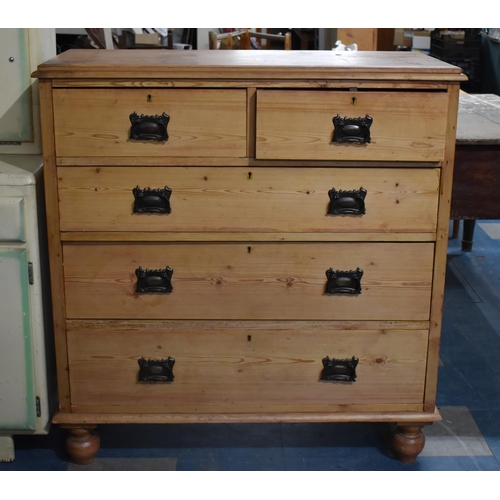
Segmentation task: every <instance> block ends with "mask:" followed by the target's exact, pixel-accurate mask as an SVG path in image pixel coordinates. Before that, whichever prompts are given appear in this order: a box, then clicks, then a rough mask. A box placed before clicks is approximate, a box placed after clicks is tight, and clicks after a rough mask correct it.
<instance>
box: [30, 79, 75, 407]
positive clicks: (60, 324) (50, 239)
mask: <svg viewBox="0 0 500 500" xmlns="http://www.w3.org/2000/svg"><path fill="white" fill-rule="evenodd" d="M38 88H39V93H40V124H41V131H42V148H43V174H44V190H45V208H46V214H45V215H46V221H47V245H48V250H49V266H50V287H51V298H52V303H51V304H52V319H53V326H54V346H55V351H56V371H57V390H58V396H59V399H58V403H59V409H60V410H63V411H69V408H70V388H69V375H68V352H67V345H66V329H65V320H66V304H65V297H64V278H63V276H64V273H63V267H62V246H61V239H60V233H59V208H58V199H57V169H56V161H55V151H54V121H53V114H52V85H51V82H50V81H44V80H41V81H39V82H38ZM48 334H49V332H47V335H48Z"/></svg>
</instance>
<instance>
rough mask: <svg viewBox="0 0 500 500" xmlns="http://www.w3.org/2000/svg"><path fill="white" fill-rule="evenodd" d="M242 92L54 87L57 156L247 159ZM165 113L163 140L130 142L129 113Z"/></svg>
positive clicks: (244, 102)
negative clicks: (167, 118)
mask: <svg viewBox="0 0 500 500" xmlns="http://www.w3.org/2000/svg"><path fill="white" fill-rule="evenodd" d="M246 101H247V99H246V92H245V90H243V89H241V90H194V89H184V90H177V89H163V90H162V89H160V90H155V89H144V90H142V89H120V90H114V89H90V90H89V89H85V90H84V89H55V90H54V123H55V135H56V152H57V155H58V156H87V155H92V156H123V155H127V156H131V157H137V156H139V157H141V156H205V157H210V156H220V157H244V156H246ZM133 112H136V113H137V114H138V115H142V114H144V115H161V114H162V113H164V112H165V113H167V114H168V115H169V116H170V122H169V124H168V127H167V131H168V136H169V138H168V141H166V142H157V141H136V140H131V139H129V133H130V126H131V124H130V120H129V115H130V114H131V113H133Z"/></svg>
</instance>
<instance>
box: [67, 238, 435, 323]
mask: <svg viewBox="0 0 500 500" xmlns="http://www.w3.org/2000/svg"><path fill="white" fill-rule="evenodd" d="M63 254H64V280H65V290H66V291H65V294H66V312H67V317H68V318H116V319H117V318H130V319H285V320H290V319H311V320H313V319H317V320H320V319H328V320H337V319H346V320H427V319H428V318H429V307H430V297H431V280H432V266H433V257H434V244H433V243H248V244H245V243H206V244H201V243H191V244H182V243H149V244H146V243H106V244H104V243H88V244H85V243H74V244H73V243H66V244H65V245H64V247H63ZM147 270H148V271H147Z"/></svg>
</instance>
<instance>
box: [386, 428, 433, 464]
mask: <svg viewBox="0 0 500 500" xmlns="http://www.w3.org/2000/svg"><path fill="white" fill-rule="evenodd" d="M422 427H423V425H422V424H408V425H406V424H399V425H398V426H397V427H396V430H395V431H394V434H393V436H392V446H393V449H394V454H395V455H396V457H397V458H398V460H400V461H401V462H405V463H410V462H415V460H416V458H417V455H418V454H419V453H420V452H421V451H422V450H423V449H424V445H425V436H424V435H423V433H422Z"/></svg>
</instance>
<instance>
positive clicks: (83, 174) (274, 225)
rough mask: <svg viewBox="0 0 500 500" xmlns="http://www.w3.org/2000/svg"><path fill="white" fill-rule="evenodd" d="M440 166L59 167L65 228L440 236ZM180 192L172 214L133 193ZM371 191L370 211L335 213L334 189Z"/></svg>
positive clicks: (173, 199) (175, 194)
mask: <svg viewBox="0 0 500 500" xmlns="http://www.w3.org/2000/svg"><path fill="white" fill-rule="evenodd" d="M439 173H440V171H439V169H432V170H430V169H429V170H424V169H383V168H381V169H362V168H351V169H335V168H330V169H326V168H323V169H318V168H309V169H293V168H285V167H280V168H258V169H254V170H252V171H249V170H248V169H245V168H220V167H219V168H218V167H205V168H202V167H193V168H189V167H185V168H176V167H171V168H169V169H165V168H162V167H156V168H155V167H135V168H127V167H123V168H119V167H102V168H101V167H95V168H94V167H88V168H71V167H59V169H58V180H59V200H60V213H61V230H62V231H131V232H134V231H139V232H144V231H158V232H160V231H164V232H175V233H178V232H269V233H275V232H281V233H287V232H301V233H316V234H321V233H335V234H339V233H365V232H367V233H377V232H380V233H392V232H396V233H398V232H399V233H407V232H408V233H434V232H435V230H436V217H437V203H438V188H439ZM136 186H140V187H142V188H145V187H151V188H163V187H164V186H168V187H169V188H171V189H172V195H171V197H170V205H171V207H172V212H171V213H170V214H137V213H133V204H134V196H133V194H132V190H133V188H135V187H136ZM333 187H335V188H336V189H337V190H340V189H343V190H352V189H359V188H360V187H363V188H364V189H366V190H367V193H368V194H367V196H366V199H365V205H366V214H365V215H362V216H356V215H327V212H328V205H329V202H330V199H329V196H328V191H329V190H330V189H331V188H333Z"/></svg>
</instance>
